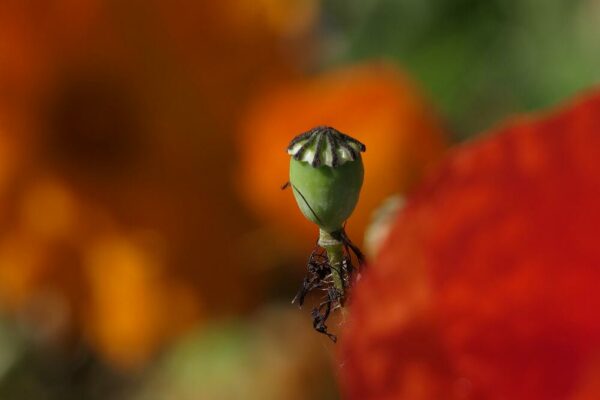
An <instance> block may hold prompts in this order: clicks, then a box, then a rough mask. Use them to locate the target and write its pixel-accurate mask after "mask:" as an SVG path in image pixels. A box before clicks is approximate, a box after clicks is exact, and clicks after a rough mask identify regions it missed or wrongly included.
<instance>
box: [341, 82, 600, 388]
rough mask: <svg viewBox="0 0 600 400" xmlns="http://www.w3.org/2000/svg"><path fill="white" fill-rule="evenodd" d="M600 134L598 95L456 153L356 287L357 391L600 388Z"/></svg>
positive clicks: (349, 344)
mask: <svg viewBox="0 0 600 400" xmlns="http://www.w3.org/2000/svg"><path fill="white" fill-rule="evenodd" d="M599 132H600V92H598V91H597V92H593V93H591V94H589V95H587V96H585V97H583V98H580V99H578V100H577V101H576V102H575V103H574V104H572V105H569V106H568V107H566V108H564V109H562V110H559V111H557V112H555V113H554V114H551V115H547V116H543V117H522V118H520V119H516V120H515V121H512V122H510V123H508V124H506V125H504V126H503V127H502V128H500V129H499V130H498V131H496V132H493V133H490V134H488V135H487V136H485V137H483V138H482V139H480V140H478V141H476V142H474V143H471V144H467V145H464V146H461V147H458V148H456V149H455V151H453V153H451V155H450V156H449V157H448V158H447V159H446V160H445V161H444V162H443V163H442V166H441V168H440V169H439V170H438V171H437V173H435V174H433V175H432V179H431V180H429V181H428V182H427V184H425V185H424V186H422V187H421V188H420V189H419V190H418V191H417V192H416V193H415V196H414V197H413V198H412V199H411V201H410V202H409V204H408V205H407V208H406V209H405V210H404V211H403V212H402V213H401V215H400V216H399V217H398V219H397V220H396V223H395V226H394V228H393V230H392V232H391V234H390V236H389V238H388V240H387V241H386V243H385V244H384V245H383V248H382V250H381V252H380V254H379V256H378V258H377V260H376V262H375V263H374V265H372V266H370V268H369V270H368V271H367V272H366V273H365V278H364V280H363V281H361V282H359V284H358V286H357V288H356V290H355V298H354V302H353V303H352V305H351V307H352V313H351V318H350V322H349V325H348V326H347V330H346V332H345V336H344V344H343V351H342V359H343V361H342V362H343V368H342V375H343V385H342V386H343V388H344V392H345V394H346V398H348V399H360V400H369V399H397V398H407V399H423V400H424V399H432V400H433V399H440V398H444V399H515V400H521V399H523V400H524V399H527V400H535V399H540V400H542V399H572V400H575V399H577V400H592V399H597V398H599V397H600V391H599V390H600V388H599V387H598V385H597V373H598V365H599V362H600V319H598V316H597V314H598V309H599V307H600V294H599V292H598V285H599V284H600V270H599V269H598V265H600V247H599V246H598V243H599V239H600V234H599V231H598V226H600V208H599V207H598V204H599V203H600V135H599V134H598V133H599ZM594 382H596V383H594Z"/></svg>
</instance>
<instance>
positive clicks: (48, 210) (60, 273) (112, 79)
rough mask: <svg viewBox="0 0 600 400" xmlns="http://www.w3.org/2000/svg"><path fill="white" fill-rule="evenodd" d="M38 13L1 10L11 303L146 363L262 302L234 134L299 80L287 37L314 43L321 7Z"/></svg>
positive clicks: (70, 334) (6, 290)
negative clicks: (257, 100) (198, 328)
mask: <svg viewBox="0 0 600 400" xmlns="http://www.w3.org/2000/svg"><path fill="white" fill-rule="evenodd" d="M43 3H44V4H41V3H40V2H33V3H31V2H19V1H7V2H2V4H1V5H0V54H1V56H0V58H1V60H0V156H4V155H5V154H6V155H7V157H0V196H1V197H0V220H1V221H2V224H1V225H0V299H2V308H3V310H4V311H8V312H10V313H12V314H13V315H15V316H16V317H17V318H20V319H24V320H27V324H28V326H29V327H30V330H31V332H32V333H33V334H34V335H36V336H38V337H40V338H41V339H44V340H49V341H59V342H60V341H64V339H65V338H79V337H83V338H84V340H85V341H86V342H87V343H89V344H91V345H93V346H94V347H95V348H96V349H97V350H98V351H99V352H100V353H101V354H102V355H103V356H104V357H105V358H107V359H108V360H110V361H112V362H114V363H115V364H116V365H121V366H136V365H140V364H142V363H143V362H145V361H147V360H148V359H149V358H150V357H151V356H152V355H153V354H154V353H155V352H156V350H157V349H158V348H159V347H160V346H161V345H162V344H164V343H165V342H166V341H167V340H169V339H170V338H172V337H173V336H174V335H176V334H179V333H181V332H182V330H184V329H186V328H188V327H189V326H190V325H192V324H196V323H197V322H198V321H199V319H200V317H201V316H202V317H207V318H208V317H210V316H214V315H222V314H226V313H232V312H238V311H239V310H242V309H245V308H247V307H252V306H253V304H255V303H256V302H257V301H259V297H260V293H258V294H257V293H256V288H257V286H258V285H257V284H256V283H255V281H256V279H253V278H256V277H255V276H253V275H251V272H249V271H248V269H247V268H243V265H242V257H241V256H239V254H238V253H239V252H237V251H235V246H236V245H237V239H239V238H240V236H241V235H242V233H243V231H244V230H245V229H246V227H245V226H246V224H247V218H246V217H245V215H244V213H243V212H242V210H240V207H239V205H238V202H237V200H236V196H235V194H234V192H233V190H232V189H231V183H230V179H231V169H232V167H231V163H230V162H229V160H230V159H231V158H232V157H233V149H232V147H233V141H232V137H231V136H232V135H231V133H232V132H233V130H234V128H235V116H236V115H237V114H238V112H239V110H240V109H241V108H242V106H243V104H244V102H245V100H246V99H247V98H248V97H249V96H251V95H252V93H253V92H255V91H257V90H258V89H259V88H260V87H261V86H262V85H264V84H267V83H268V82H273V81H277V80H282V79H290V77H292V76H294V75H295V74H298V73H299V68H297V67H296V65H295V64H296V61H297V60H294V59H291V58H290V57H289V55H290V54H291V53H290V54H288V53H285V52H284V51H283V47H284V46H283V45H284V44H285V45H290V46H308V44H309V42H308V41H306V40H304V36H305V35H307V32H308V31H309V30H310V28H311V26H312V24H313V23H314V21H315V19H316V15H317V12H318V7H317V5H316V3H315V2H314V1H303V0H298V1H292V2H286V3H285V4H283V3H282V4H279V3H276V2H270V1H261V2H260V4H259V5H257V6H252V4H250V3H251V2H229V1H226V2H195V1H177V0H176V1H163V0H161V1H156V2H150V3H144V4H143V5H142V4H140V3H138V2H106V1H94V0H92V1H86V2H79V1H75V0H54V1H50V2H43ZM293 10H297V11H298V13H296V12H295V11H293ZM248 11H251V12H248ZM288 17H289V18H290V19H291V22H292V23H293V25H294V26H296V27H297V28H298V29H295V30H293V31H289V30H287V28H286V26H284V24H281V19H282V18H288ZM232 249H233V250H234V251H232Z"/></svg>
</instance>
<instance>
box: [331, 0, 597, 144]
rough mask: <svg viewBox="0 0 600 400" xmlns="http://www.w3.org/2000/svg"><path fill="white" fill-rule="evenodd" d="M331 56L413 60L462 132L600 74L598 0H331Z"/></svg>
mask: <svg viewBox="0 0 600 400" xmlns="http://www.w3.org/2000/svg"><path fill="white" fill-rule="evenodd" d="M324 4H325V9H326V23H328V24H329V25H331V27H332V29H331V36H332V38H333V40H332V47H333V48H334V49H335V51H333V52H331V53H330V55H329V57H326V62H327V63H343V62H347V61H350V60H359V59H366V58H368V59H371V58H384V59H392V60H395V61H397V62H398V63H400V64H401V65H404V66H406V67H407V68H408V70H409V71H410V72H411V74H412V75H413V76H415V77H416V78H417V79H418V80H419V82H420V84H422V85H423V86H424V87H425V88H426V89H427V90H428V91H429V93H430V95H431V97H432V98H433V99H434V100H435V102H436V103H437V104H438V106H439V107H440V108H441V110H442V111H443V112H444V113H445V114H446V116H447V117H448V118H449V120H450V123H451V125H452V128H454V130H455V133H456V135H457V138H458V139H460V138H464V137H466V136H470V135H472V134H474V133H475V132H477V131H479V130H481V129H486V128H488V127H489V126H490V125H491V124H492V123H493V122H495V121H497V120H499V119H500V118H503V117H504V116H506V115H509V114H511V113H514V112H518V111H528V110H534V109H538V108H541V107H546V106H549V105H552V104H554V103H556V102H558V101H560V100H561V99H564V98H566V97H568V96H570V95H572V94H574V93H576V92H577V91H580V90H582V89H584V88H586V87H589V86H590V85H593V84H596V83H598V81H599V78H600V72H599V71H600V40H598V37H600V4H599V3H598V2H597V1H594V0H576V1H570V0H545V1H541V0H455V1H445V0H403V1H397V0H374V1H366V2H365V1H359V0H326V1H325V3H324Z"/></svg>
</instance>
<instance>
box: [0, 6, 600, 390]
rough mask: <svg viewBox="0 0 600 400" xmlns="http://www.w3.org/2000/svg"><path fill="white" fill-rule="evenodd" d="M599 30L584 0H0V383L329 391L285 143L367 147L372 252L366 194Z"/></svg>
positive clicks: (579, 79) (520, 100)
mask: <svg viewBox="0 0 600 400" xmlns="http://www.w3.org/2000/svg"><path fill="white" fill-rule="evenodd" d="M599 37H600V1H597V0H577V1H574V0H560V1H559V0H546V1H544V2H541V1H536V0H456V1H444V0H372V1H358V0H323V1H318V0H280V1H278V0H238V1H183V0H175V1H172V0H171V1H166V0H164V1H163V0H154V1H136V0H129V1H117V0H86V1H80V0H45V1H42V0H33V1H21V0H3V1H2V2H1V3H0V310H1V311H0V315H1V317H0V398H1V399H48V400H54V399H61V400H62V399H123V400H125V399H127V400H154V399H175V400H177V399H182V400H188V399H209V400H212V399H336V398H339V394H338V393H339V390H338V384H337V379H336V377H337V374H338V368H337V363H338V362H337V361H336V352H337V348H336V347H335V346H333V345H332V344H331V343H330V342H329V341H328V339H327V338H326V337H324V336H321V335H318V334H317V333H314V332H313V331H312V327H311V320H310V315H309V310H308V309H304V310H297V309H296V308H295V306H292V305H290V300H291V298H292V297H293V296H294V294H295V292H296V289H297V287H298V285H299V283H300V282H301V280H302V277H303V273H304V268H305V262H306V257H307V256H308V254H309V253H310V251H311V249H312V248H313V246H314V243H315V240H316V238H317V229H316V227H314V226H312V225H311V224H310V223H308V222H306V221H304V220H303V218H302V217H301V215H300V213H299V212H298V211H297V210H296V209H295V205H294V203H293V199H292V196H291V193H290V192H288V191H281V190H280V186H281V185H282V184H283V183H284V182H285V181H286V180H287V177H286V175H287V162H288V156H287V154H286V153H285V147H286V145H287V143H288V141H289V140H290V139H291V138H292V137H293V136H295V135H296V134H299V133H301V132H303V131H305V130H308V129H309V128H311V127H313V126H314V125H318V124H330V125H333V126H335V127H336V128H338V129H339V130H341V131H343V132H345V133H348V134H350V135H352V136H354V137H356V138H358V139H359V140H361V141H362V142H364V143H365V144H366V145H367V153H365V156H364V157H365V158H364V160H365V168H366V178H365V179H366V181H365V186H364V191H363V194H362V196H361V200H360V202H359V205H358V208H357V211H356V212H355V215H354V216H353V218H352V219H351V220H350V221H349V224H348V230H349V233H350V236H351V237H352V238H353V239H354V240H355V241H356V242H358V243H363V244H364V245H365V247H366V249H367V251H368V252H369V255H370V257H374V255H375V254H376V252H377V249H378V246H379V242H380V241H382V240H383V239H382V237H381V232H375V233H372V234H371V235H369V240H367V241H364V240H363V237H364V235H365V231H366V230H367V226H368V225H369V221H370V220H371V218H372V213H373V212H374V211H375V210H376V209H377V208H378V207H379V206H381V205H382V204H384V201H385V200H386V199H389V198H390V196H392V195H397V194H401V195H403V196H410V193H411V191H412V190H413V189H414V188H415V187H417V186H418V184H419V182H420V181H421V179H422V178H423V177H424V176H426V175H427V174H428V173H429V172H430V171H431V170H432V169H433V168H435V166H436V164H437V163H438V162H439V161H440V160H441V159H442V158H443V156H444V153H445V152H446V149H448V148H450V147H451V146H453V145H455V144H456V143H459V142H463V141H467V140H469V139H470V138H471V137H473V136H474V135H476V134H477V133H478V132H481V131H483V130H486V129H488V128H489V127H491V126H493V125H494V124H495V123H496V122H497V121H499V120H501V119H503V118H505V117H507V116H509V115H512V114H514V113H517V112H524V111H532V110H537V109H541V108H544V107H549V106H553V105H555V104H557V103H559V102H561V101H563V100H565V99H566V98H568V97H570V96H572V95H574V94H575V93H577V92H579V91H581V90H582V89H585V88H588V87H590V86H592V85H594V84H595V83H597V82H598V81H599V80H600V72H599V71H600V40H598V38H599ZM387 204H388V205H389V204H390V201H389V200H388V202H387ZM380 214H381V213H380ZM378 234H379V236H378ZM331 326H332V327H333V329H332V330H333V331H339V330H340V329H341V328H340V327H339V326H338V325H337V324H336V323H335V322H332V323H331Z"/></svg>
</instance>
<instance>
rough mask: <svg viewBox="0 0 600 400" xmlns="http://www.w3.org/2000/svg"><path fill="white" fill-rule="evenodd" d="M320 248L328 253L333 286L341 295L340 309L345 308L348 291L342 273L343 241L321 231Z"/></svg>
mask: <svg viewBox="0 0 600 400" xmlns="http://www.w3.org/2000/svg"><path fill="white" fill-rule="evenodd" d="M319 246H321V247H323V248H324V249H325V251H326V252H327V258H328V259H329V264H330V265H331V270H332V277H333V285H334V287H335V288H336V289H337V291H338V292H339V293H340V307H342V308H343V307H344V300H345V298H346V291H345V290H346V289H345V287H344V276H343V272H342V268H343V262H344V244H343V242H342V241H341V240H338V239H336V238H334V237H333V236H331V234H329V233H328V232H325V231H324V230H322V229H321V230H320V231H319Z"/></svg>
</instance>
